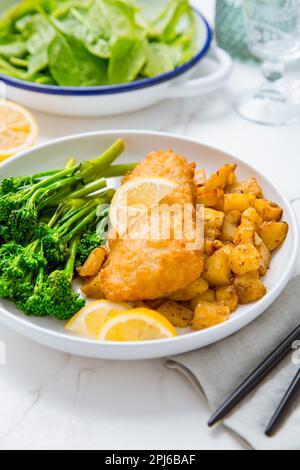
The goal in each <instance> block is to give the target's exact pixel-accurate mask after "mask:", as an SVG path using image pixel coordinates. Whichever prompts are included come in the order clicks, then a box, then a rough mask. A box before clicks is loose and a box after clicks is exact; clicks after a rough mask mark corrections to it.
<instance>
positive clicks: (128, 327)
mask: <svg viewBox="0 0 300 470" xmlns="http://www.w3.org/2000/svg"><path fill="white" fill-rule="evenodd" d="M177 335H178V333H177V331H176V329H175V328H174V326H173V325H172V324H171V323H170V322H169V321H168V320H167V319H166V318H165V317H163V316H162V315H160V314H159V313H157V312H155V311H154V310H151V309H147V308H133V309H130V310H127V311H126V312H125V311H124V312H111V313H110V314H108V316H107V317H106V320H105V321H104V323H103V324H102V326H101V329H100V331H99V340H102V341H149V340H155V339H164V338H173V337H174V336H177Z"/></svg>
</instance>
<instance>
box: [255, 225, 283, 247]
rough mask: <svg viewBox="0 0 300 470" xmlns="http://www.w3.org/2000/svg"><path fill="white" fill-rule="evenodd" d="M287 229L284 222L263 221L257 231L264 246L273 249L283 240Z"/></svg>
mask: <svg viewBox="0 0 300 470" xmlns="http://www.w3.org/2000/svg"><path fill="white" fill-rule="evenodd" d="M288 229H289V226H288V224H287V223H286V222H264V223H263V224H262V225H261V226H260V228H259V231H258V233H259V236H260V237H261V238H262V240H263V242H264V243H265V245H266V247H267V248H268V249H269V250H270V251H273V250H275V249H276V248H277V247H278V246H279V245H281V243H282V242H283V241H284V240H285V238H286V236H287V233H288Z"/></svg>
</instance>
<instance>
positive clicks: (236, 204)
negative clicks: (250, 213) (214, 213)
mask: <svg viewBox="0 0 300 470" xmlns="http://www.w3.org/2000/svg"><path fill="white" fill-rule="evenodd" d="M254 202H255V196H253V195H252V194H238V193H236V194H225V195H224V212H230V211H239V212H244V211H245V210H246V209H248V207H250V206H253V204H254Z"/></svg>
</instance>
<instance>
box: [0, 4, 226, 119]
mask: <svg viewBox="0 0 300 470" xmlns="http://www.w3.org/2000/svg"><path fill="white" fill-rule="evenodd" d="M160 2H161V0H160ZM5 3H6V5H3V6H1V7H0V14H1V11H4V10H5V9H6V8H7V7H8V6H9V4H11V2H10V1H9V2H7V1H6V2H5ZM195 15H196V18H197V23H198V35H197V44H198V51H197V53H196V54H195V56H194V57H193V58H192V59H191V60H190V61H189V62H187V63H186V64H184V65H182V66H180V67H177V68H176V69H175V70H174V71H172V72H169V73H165V74H163V75H160V76H158V77H155V78H151V79H143V80H139V81H135V82H133V83H128V84H123V85H114V86H98V87H58V86H47V85H39V84H36V83H31V82H26V81H22V80H18V79H15V78H11V77H9V76H7V75H3V74H0V80H2V81H3V82H4V83H5V88H6V96H7V98H9V99H11V100H13V101H16V102H18V103H20V104H23V105H25V106H28V107H30V108H33V109H36V110H37V111H42V112H46V113H51V114H58V115H65V116H105V115H115V114H121V113H126V112H130V111H136V110H138V109H142V108H145V107H147V106H151V105H153V104H155V103H158V102H159V101H161V100H163V99H165V98H185V97H189V96H194V95H203V94H206V93H209V92H211V91H214V90H216V89H218V88H220V87H221V86H223V85H224V83H225V81H226V79H227V78H228V76H229V75H230V72H231V68H232V61H231V58H230V57H229V55H228V54H227V53H226V52H225V51H223V50H221V49H217V48H211V49H210V47H211V41H212V31H211V28H210V26H209V25H208V23H207V21H206V19H205V18H204V17H203V16H202V15H201V13H200V12H199V11H195ZM208 52H209V54H208ZM207 54H208V55H207ZM202 62H203V63H202Z"/></svg>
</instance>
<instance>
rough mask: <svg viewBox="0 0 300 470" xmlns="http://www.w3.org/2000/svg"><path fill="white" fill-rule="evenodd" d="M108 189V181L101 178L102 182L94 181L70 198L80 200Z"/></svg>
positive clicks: (72, 194)
mask: <svg viewBox="0 0 300 470" xmlns="http://www.w3.org/2000/svg"><path fill="white" fill-rule="evenodd" d="M105 187H106V181H105V179H104V178H100V180H97V181H93V182H92V183H88V184H86V185H85V186H83V187H82V188H80V189H77V190H76V191H74V192H73V193H71V194H70V196H69V198H72V199H78V198H82V197H84V196H87V195H88V194H92V193H95V192H96V191H99V189H103V188H105Z"/></svg>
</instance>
